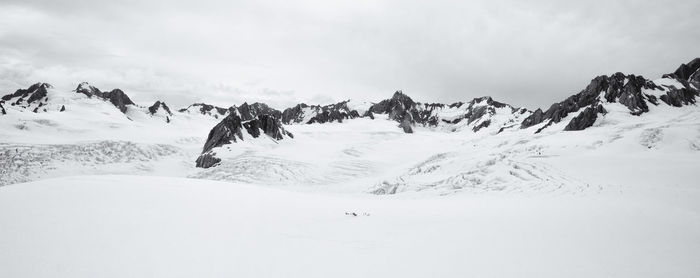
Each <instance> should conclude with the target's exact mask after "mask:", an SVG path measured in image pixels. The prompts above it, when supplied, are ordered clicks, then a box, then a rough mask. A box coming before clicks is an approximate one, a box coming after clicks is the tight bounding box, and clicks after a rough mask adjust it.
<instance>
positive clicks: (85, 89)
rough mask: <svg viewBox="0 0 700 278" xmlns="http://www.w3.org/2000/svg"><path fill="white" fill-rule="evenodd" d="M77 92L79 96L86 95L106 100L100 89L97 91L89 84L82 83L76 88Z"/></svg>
mask: <svg viewBox="0 0 700 278" xmlns="http://www.w3.org/2000/svg"><path fill="white" fill-rule="evenodd" d="M75 92H76V93H79V94H84V95H86V96H88V97H93V96H96V97H99V98H105V97H104V95H103V93H102V91H100V89H97V88H96V87H95V86H92V85H90V84H89V83H87V82H82V83H80V84H78V87H77V88H75Z"/></svg>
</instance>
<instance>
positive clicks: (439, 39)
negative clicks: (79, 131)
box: [0, 0, 700, 108]
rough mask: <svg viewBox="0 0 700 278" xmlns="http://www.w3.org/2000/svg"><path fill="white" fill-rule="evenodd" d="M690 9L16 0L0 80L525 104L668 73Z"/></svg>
mask: <svg viewBox="0 0 700 278" xmlns="http://www.w3.org/2000/svg"><path fill="white" fill-rule="evenodd" d="M698 12H700V3H699V2H697V1H679V2H677V3H675V4H674V5H668V4H664V3H659V2H654V1H632V2H629V1H619V2H609V1H608V2H604V1H585V2H580V1H576V2H573V1H527V2H523V1H430V2H424V1H366V0H363V1H310V0H307V1H197V2H190V1H147V2H143V1H110V2H107V3H98V2H95V1H87V0H73V1H38V0H23V1H17V2H15V3H6V4H0V53H1V54H0V58H2V59H0V61H2V62H0V67H2V68H0V78H2V79H3V81H2V83H0V85H2V86H3V87H2V88H1V89H4V90H8V89H12V90H14V89H16V88H6V87H5V84H25V86H26V85H27V84H29V83H33V82H36V81H40V80H39V79H41V81H47V82H52V83H57V84H60V86H66V87H70V86H74V85H75V84H77V83H78V82H80V81H83V80H87V81H90V82H91V83H95V84H96V85H98V86H99V87H120V88H127V89H131V90H132V91H134V92H135V93H136V94H137V97H135V98H136V99H144V100H149V99H155V98H161V99H165V100H166V101H167V100H168V99H171V98H172V99H174V100H173V101H174V102H178V103H180V102H181V103H188V102H193V101H200V100H207V99H211V100H210V101H209V102H221V103H222V104H220V105H227V104H224V103H230V104H236V103H240V102H241V101H243V100H247V101H249V102H254V101H270V102H275V103H277V105H279V106H284V105H292V104H293V103H295V102H302V101H303V102H314V101H337V100H342V99H345V98H363V99H369V100H379V99H382V98H386V97H388V96H390V95H391V93H392V92H393V90H395V89H403V90H404V91H405V92H406V93H408V94H409V95H411V96H413V97H414V98H415V99H417V100H424V101H430V102H435V101H441V102H451V101H458V100H467V99H470V98H473V97H478V96H482V95H492V96H494V97H495V98H497V99H500V100H502V101H505V102H509V103H513V104H515V105H525V106H527V107H530V108H535V107H538V106H547V105H548V104H549V103H551V102H552V101H555V100H560V99H562V98H564V97H566V96H568V95H569V94H572V93H576V92H578V91H579V90H580V89H582V88H583V87H585V85H586V84H587V83H588V81H589V80H590V79H592V78H593V77H595V76H596V75H600V74H610V73H612V72H615V71H625V72H630V73H638V74H644V75H647V76H649V77H655V76H657V75H660V74H661V73H664V72H669V71H672V70H674V69H675V67H676V66H678V65H679V64H680V63H682V62H686V61H689V60H690V59H692V58H694V57H695V56H697V55H698V53H694V52H695V51H694V49H695V48H697V45H698V43H700V36H694V35H692V33H693V31H694V30H695V29H696V27H695V26H697V25H698V24H700V22H699V20H698V19H697V16H696V15H697V14H698ZM8 61H11V62H8ZM100 84H104V85H100ZM8 86H9V85H8ZM271 92H274V93H271ZM248 98H250V99H248ZM171 102H172V101H171ZM230 104H229V105H230Z"/></svg>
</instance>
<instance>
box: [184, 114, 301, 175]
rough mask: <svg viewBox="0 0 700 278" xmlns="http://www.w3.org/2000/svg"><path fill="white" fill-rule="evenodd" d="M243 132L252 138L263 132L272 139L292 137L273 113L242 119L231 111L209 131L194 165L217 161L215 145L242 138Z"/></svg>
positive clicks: (206, 166)
mask: <svg viewBox="0 0 700 278" xmlns="http://www.w3.org/2000/svg"><path fill="white" fill-rule="evenodd" d="M244 132H245V133H247V134H248V135H250V136H252V137H253V138H258V137H259V136H261V135H263V134H264V135H266V136H269V137H270V138H272V139H274V140H282V139H284V138H285V137H289V138H293V137H294V136H293V135H292V133H290V132H288V131H286V130H284V128H282V123H281V122H280V121H279V120H278V119H277V118H275V117H274V116H273V115H268V114H263V115H259V116H256V117H255V118H253V119H251V120H248V121H244V120H242V119H241V117H240V116H238V115H237V114H235V113H231V114H229V115H228V116H226V117H225V118H224V119H223V120H221V122H219V123H218V124H217V125H216V126H214V128H212V130H211V131H210V132H209V135H208V136H207V140H206V142H205V143H204V147H203V148H202V154H201V155H200V156H199V158H197V161H196V166H197V167H201V168H209V167H212V166H214V165H216V164H217V163H219V162H220V161H221V159H219V158H216V156H215V155H216V154H215V153H214V152H213V150H214V149H215V148H217V147H221V146H223V145H226V144H231V143H235V142H238V140H243V138H244V136H243V133H244Z"/></svg>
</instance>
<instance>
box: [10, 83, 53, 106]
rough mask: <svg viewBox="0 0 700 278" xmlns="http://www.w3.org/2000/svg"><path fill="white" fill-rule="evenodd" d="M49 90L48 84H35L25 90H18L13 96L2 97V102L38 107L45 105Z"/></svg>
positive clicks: (49, 85)
mask: <svg viewBox="0 0 700 278" xmlns="http://www.w3.org/2000/svg"><path fill="white" fill-rule="evenodd" d="M49 88H51V84H48V83H36V84H34V85H32V86H29V88H27V89H19V90H17V91H15V92H14V93H13V94H8V95H4V96H2V98H1V99H2V100H3V101H10V100H12V101H13V102H14V104H15V105H29V104H34V103H38V105H42V104H45V101H46V98H47V94H48V91H47V89H49Z"/></svg>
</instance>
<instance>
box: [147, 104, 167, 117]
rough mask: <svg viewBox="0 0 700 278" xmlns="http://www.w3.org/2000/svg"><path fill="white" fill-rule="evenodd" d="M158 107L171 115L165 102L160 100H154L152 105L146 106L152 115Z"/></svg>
mask: <svg viewBox="0 0 700 278" xmlns="http://www.w3.org/2000/svg"><path fill="white" fill-rule="evenodd" d="M159 109H163V111H165V113H166V114H168V115H171V116H172V115H173V113H172V112H170V108H169V107H168V106H167V105H166V104H165V102H162V101H160V100H159V101H156V102H155V103H154V104H153V105H151V106H150V107H148V113H150V114H151V115H154V114H156V113H157V112H158V110H159Z"/></svg>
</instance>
